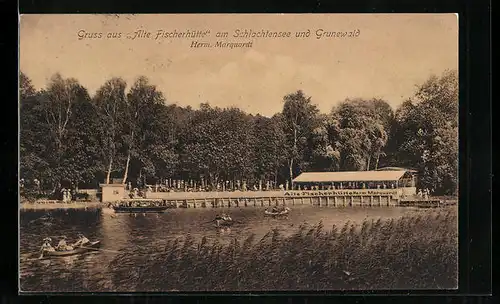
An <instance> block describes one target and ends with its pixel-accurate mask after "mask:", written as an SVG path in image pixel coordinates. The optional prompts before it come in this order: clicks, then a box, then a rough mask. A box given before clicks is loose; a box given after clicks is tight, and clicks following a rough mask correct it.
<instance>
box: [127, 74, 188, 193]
mask: <svg viewBox="0 0 500 304" xmlns="http://www.w3.org/2000/svg"><path fill="white" fill-rule="evenodd" d="M127 100H128V103H127V111H126V122H127V123H126V130H127V132H126V135H125V136H124V139H125V142H126V146H127V148H126V154H127V159H126V164H125V170H124V177H123V183H125V182H126V181H127V178H128V176H129V167H130V164H132V163H133V164H134V166H133V167H132V168H131V169H132V171H133V172H134V173H135V175H139V176H141V177H142V176H143V174H144V175H147V176H149V177H153V178H156V179H158V178H165V177H167V176H171V175H172V174H173V173H174V172H175V170H176V167H177V164H178V154H177V151H176V145H177V138H176V136H175V134H173V133H172V130H171V129H170V126H172V125H173V124H174V123H173V122H172V116H171V115H170V112H169V109H168V108H167V106H166V100H165V98H164V96H163V94H162V92H160V91H158V90H157V88H156V86H154V85H152V84H150V83H149V80H148V79H147V78H146V77H144V76H141V77H139V78H138V79H137V80H136V81H135V83H134V84H133V86H132V88H131V89H130V91H129V93H128V94H127Z"/></svg>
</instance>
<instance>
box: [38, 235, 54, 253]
mask: <svg viewBox="0 0 500 304" xmlns="http://www.w3.org/2000/svg"><path fill="white" fill-rule="evenodd" d="M50 242H52V239H51V238H49V237H48V238H44V239H43V244H42V247H41V248H40V251H41V252H44V251H56V250H55V249H54V247H52V245H51V244H50Z"/></svg>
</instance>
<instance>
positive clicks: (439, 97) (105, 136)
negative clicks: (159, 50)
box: [20, 71, 458, 194]
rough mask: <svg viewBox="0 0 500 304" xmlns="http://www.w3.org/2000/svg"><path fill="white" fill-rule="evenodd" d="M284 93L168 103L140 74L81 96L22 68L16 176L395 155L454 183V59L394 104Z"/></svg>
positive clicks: (46, 181) (296, 165) (287, 168)
mask: <svg viewBox="0 0 500 304" xmlns="http://www.w3.org/2000/svg"><path fill="white" fill-rule="evenodd" d="M270 102H277V101H270ZM282 102H283V110H282V112H281V113H277V114H276V115H274V116H273V117H263V116H260V115H251V114H247V113H245V112H243V111H241V110H240V109H238V108H224V109H222V108H218V107H213V106H211V105H209V104H208V103H203V104H201V105H200V108H199V109H192V108H191V107H186V108H183V107H179V106H177V105H175V104H169V103H168V101H167V100H166V99H165V97H164V95H163V94H162V92H160V91H158V89H157V88H156V87H155V86H154V85H152V84H151V83H149V81H148V79H147V78H145V77H139V78H138V79H137V80H136V81H135V82H134V83H133V84H132V86H131V87H130V88H128V86H127V83H126V82H125V81H124V80H123V79H121V78H112V79H110V80H108V81H107V82H106V83H104V84H103V85H102V86H101V87H100V88H99V89H98V90H97V92H96V93H95V94H94V96H90V94H89V93H88V91H87V89H86V88H84V87H83V86H82V85H81V84H79V82H78V81H77V80H76V79H73V78H63V77H62V76H61V75H59V74H56V75H54V76H53V77H52V78H51V80H50V81H49V83H48V84H47V86H46V88H45V89H43V90H39V91H37V90H35V88H34V87H33V85H32V83H31V81H30V79H29V78H28V76H26V75H25V74H23V73H21V75H20V113H21V115H20V132H21V135H20V155H21V162H20V163H21V178H23V179H24V182H25V186H26V188H29V187H30V185H33V181H34V180H38V181H39V183H40V187H41V188H43V189H51V190H56V189H57V188H58V187H61V185H65V184H73V185H79V186H80V187H95V186H97V184H98V183H100V182H103V181H106V182H109V181H110V180H111V179H112V178H120V179H123V183H127V182H129V181H130V182H132V183H133V184H136V183H155V182H159V181H163V180H165V179H184V180H189V179H193V180H198V181H200V180H202V179H203V180H204V181H205V182H206V183H207V184H209V185H216V184H217V183H218V182H220V181H236V180H239V181H243V180H244V181H246V182H247V183H248V184H250V185H251V184H254V183H256V182H258V181H259V180H271V181H274V182H275V183H284V182H285V181H287V180H288V181H290V178H291V177H295V176H297V175H298V174H299V173H300V172H303V171H313V170H314V171H332V170H333V171H339V170H340V171H346V170H374V169H377V168H379V167H382V166H398V167H410V168H414V169H416V170H418V171H419V172H420V174H419V175H420V178H419V184H420V186H422V187H426V188H429V189H434V190H435V193H437V194H454V193H455V192H456V188H457V174H458V163H457V162H458V77H457V72H456V71H445V72H444V73H443V74H442V75H440V76H431V77H430V78H429V79H428V80H427V81H426V82H425V83H423V84H421V85H419V86H417V88H416V91H415V94H414V95H413V97H411V98H410V99H408V100H406V101H404V102H403V103H402V105H401V106H400V107H399V108H398V109H396V110H395V111H394V110H393V109H392V108H391V107H390V106H389V104H388V103H387V102H386V101H384V100H381V99H370V100H365V99H359V98H356V99H346V100H344V101H343V102H341V103H340V104H338V105H336V106H335V107H333V109H332V111H331V113H328V114H324V113H320V112H319V110H318V108H317V106H316V105H315V104H314V99H313V97H311V96H307V95H306V94H305V93H304V92H302V91H300V90H299V91H297V92H293V93H290V94H288V95H286V96H284V97H283V100H282ZM333 102H336V101H332V103H333ZM66 187H68V186H66Z"/></svg>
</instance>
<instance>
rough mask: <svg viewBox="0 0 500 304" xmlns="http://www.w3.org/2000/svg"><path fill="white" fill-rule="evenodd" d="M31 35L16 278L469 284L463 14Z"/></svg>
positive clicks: (244, 288)
mask: <svg viewBox="0 0 500 304" xmlns="http://www.w3.org/2000/svg"><path fill="white" fill-rule="evenodd" d="M19 37H20V38H19V103H18V105H19V151H20V152H19V239H20V242H19V244H20V247H19V292H20V293H45V292H57V293H66V292H68V293H70V292H114V293H132V292H165V293H172V292H180V293H185V292H215V293H216V292H250V291H251V292H257V293H258V292H262V293H264V292H268V291H283V292H286V291H320V292H321V291H360V290H389V289H391V290H394V289H396V290H398V289H399V290H415V289H427V290H429V289H433V290H451V289H457V288H458V180H459V170H458V155H459V154H458V151H459V148H458V127H459V126H458V105H459V101H458V91H459V90H458V16H457V14H153V15H140V14H139V15H134V14H130V15H125V14H124V15H122V14H78V15H71V14H64V15H63V14H50V15H43V14H24V15H20V16H19Z"/></svg>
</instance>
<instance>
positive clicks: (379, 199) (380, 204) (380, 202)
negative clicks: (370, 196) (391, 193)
mask: <svg viewBox="0 0 500 304" xmlns="http://www.w3.org/2000/svg"><path fill="white" fill-rule="evenodd" d="M378 204H379V206H382V196H381V195H379V196H378Z"/></svg>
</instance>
